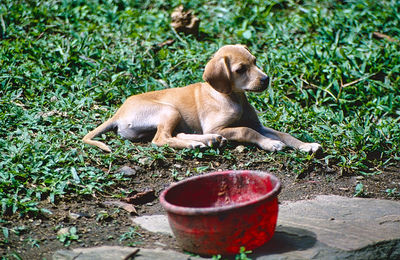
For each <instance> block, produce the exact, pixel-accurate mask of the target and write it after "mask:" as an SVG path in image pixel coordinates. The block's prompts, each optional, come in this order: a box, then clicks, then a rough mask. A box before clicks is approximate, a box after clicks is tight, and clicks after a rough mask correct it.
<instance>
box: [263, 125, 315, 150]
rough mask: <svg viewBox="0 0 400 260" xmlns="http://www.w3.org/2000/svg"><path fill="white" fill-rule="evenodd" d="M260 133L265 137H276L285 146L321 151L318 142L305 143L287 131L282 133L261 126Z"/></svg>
mask: <svg viewBox="0 0 400 260" xmlns="http://www.w3.org/2000/svg"><path fill="white" fill-rule="evenodd" d="M261 132H262V134H263V135H264V136H267V137H271V138H276V139H279V140H281V141H282V142H284V143H285V144H286V145H287V146H290V147H293V148H296V149H299V150H301V151H303V152H307V153H310V152H313V153H315V152H317V151H321V150H322V147H321V145H320V144H318V143H305V142H302V141H300V140H299V139H297V138H295V137H293V136H291V135H290V134H287V133H282V132H279V131H277V130H274V129H271V128H268V127H263V129H262V131H261Z"/></svg>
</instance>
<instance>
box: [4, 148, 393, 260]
mask: <svg viewBox="0 0 400 260" xmlns="http://www.w3.org/2000/svg"><path fill="white" fill-rule="evenodd" d="M288 152H290V151H288ZM263 153H265V152H264V151H260V150H258V149H255V148H254V149H252V150H251V153H246V152H244V153H243V152H242V153H241V152H238V151H236V150H235V151H234V152H233V154H234V158H233V159H231V160H228V159H226V158H221V159H220V160H219V161H218V160H215V158H213V160H212V161H210V160H208V159H207V158H204V159H201V160H200V159H189V160H183V161H178V162H177V161H173V160H171V161H169V160H166V161H163V162H156V163H153V164H151V165H149V166H145V167H144V166H139V165H136V164H133V163H132V164H124V165H121V168H122V167H123V166H128V167H129V168H126V167H125V168H123V169H125V170H126V169H128V170H127V171H126V174H127V175H128V174H131V175H132V176H131V178H130V180H129V181H125V182H121V183H117V184H116V185H115V186H114V187H111V188H110V190H108V191H107V193H102V194H96V196H88V197H85V196H79V197H76V196H65V198H64V199H63V200H62V201H58V202H57V203H56V205H54V204H50V203H48V202H46V201H43V202H42V206H43V207H45V208H48V209H49V210H50V211H51V212H52V213H53V214H52V215H48V216H44V217H41V218H37V217H36V218H29V217H24V218H18V217H17V216H6V217H5V218H3V222H2V225H3V223H5V224H4V225H3V226H4V227H7V228H8V229H9V230H11V231H10V232H9V241H8V242H7V243H0V252H2V253H1V254H0V255H2V256H3V257H4V256H6V257H8V258H9V259H17V257H16V256H19V257H21V258H22V259H51V256H52V254H53V253H54V252H55V251H57V250H59V249H66V248H76V247H93V246H100V245H120V246H135V247H146V248H155V247H161V248H165V249H174V250H178V251H180V249H179V247H178V245H177V244H176V242H175V240H174V238H173V237H170V236H167V235H161V234H153V233H149V232H147V231H145V230H142V229H141V228H139V227H135V225H134V224H133V222H132V220H131V219H132V218H133V217H134V216H136V215H150V214H163V213H164V211H163V209H162V207H161V206H160V204H159V202H158V195H159V194H160V192H161V191H162V190H163V189H165V188H166V187H168V185H169V184H170V183H171V182H176V181H177V180H176V178H174V177H173V174H171V172H172V171H174V172H175V173H181V175H178V176H181V177H182V178H183V177H185V175H184V173H186V172H187V171H188V170H189V171H190V170H192V169H194V168H197V169H199V168H200V169H201V167H202V166H204V168H203V169H205V168H206V167H208V168H207V169H206V170H205V171H204V172H202V173H199V174H203V173H205V172H210V171H214V170H225V169H232V168H237V169H253V170H268V171H270V172H271V173H273V174H274V175H276V176H277V177H278V178H279V179H280V180H281V183H282V191H281V193H280V195H279V199H280V201H284V200H292V201H294V200H302V199H310V198H313V197H314V196H315V195H319V194H335V195H342V196H348V197H352V196H354V194H355V187H356V185H357V184H358V183H362V184H363V192H362V193H361V195H363V196H365V197H370V198H382V199H397V200H398V199H400V197H399V193H398V192H399V188H400V164H398V165H394V166H389V167H387V168H386V169H383V172H382V173H381V174H378V175H374V176H368V177H364V176H355V175H345V176H344V175H343V174H341V173H340V171H339V170H338V169H336V167H333V166H329V167H328V166H321V165H310V167H309V169H307V171H306V173H305V174H302V176H300V177H296V176H295V174H293V173H290V172H288V170H287V168H288V167H287V166H285V163H284V162H279V161H273V162H270V161H269V162H265V161H262V160H259V161H257V160H254V158H262V156H263ZM182 173H183V174H182ZM394 188H396V189H397V195H396V196H390V194H389V193H388V191H387V189H394ZM128 190H134V191H135V192H137V193H136V194H135V192H134V193H132V194H131V195H137V196H136V197H132V196H131V198H133V202H134V204H135V205H134V208H135V210H136V211H137V214H135V213H134V212H132V211H133V207H132V205H133V204H127V203H126V199H125V204H122V206H125V208H123V207H121V205H120V206H118V205H117V204H118V203H120V202H123V199H124V198H115V197H114V196H112V194H121V193H123V191H128ZM146 191H147V192H148V191H150V193H147V195H146V196H141V195H143V194H141V192H146ZM152 191H154V195H153V193H152ZM128 197H129V196H128ZM135 198H136V201H135V200H134V199H135ZM131 202H132V201H131ZM120 204H121V203H120ZM127 205H128V206H127ZM129 205H131V206H130V207H129ZM70 227H76V230H77V232H76V234H77V236H78V237H77V238H76V239H74V238H70V241H71V244H70V245H69V246H65V245H64V244H63V243H62V242H60V232H62V230H63V228H70ZM64 230H65V229H64ZM57 234H58V235H59V237H57V236H58V235H57ZM67 243H68V238H67Z"/></svg>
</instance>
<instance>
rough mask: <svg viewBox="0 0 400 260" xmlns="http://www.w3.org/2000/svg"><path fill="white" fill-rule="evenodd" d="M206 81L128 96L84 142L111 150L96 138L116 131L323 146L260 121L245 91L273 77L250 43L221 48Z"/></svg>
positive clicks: (159, 140) (188, 144)
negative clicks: (260, 63)
mask: <svg viewBox="0 0 400 260" xmlns="http://www.w3.org/2000/svg"><path fill="white" fill-rule="evenodd" d="M203 79H204V80H205V82H201V83H195V84H192V85H189V86H186V87H182V88H173V89H165V90H160V91H153V92H148V93H143V94H140V95H134V96H131V97H129V98H128V99H127V100H126V101H125V102H124V104H123V105H122V106H121V107H120V108H119V109H118V111H117V112H116V113H115V115H114V116H113V117H112V118H110V119H109V120H107V121H106V122H105V123H103V124H101V125H100V126H99V127H97V128H96V129H94V130H93V131H91V132H89V133H88V134H87V135H86V136H85V137H84V138H83V141H84V142H85V143H87V144H91V145H95V146H97V147H99V148H101V149H102V150H104V151H107V152H111V149H110V148H109V147H108V146H107V145H106V144H104V143H103V142H100V141H95V140H93V138H95V137H96V136H99V135H101V134H103V133H106V132H108V131H110V130H116V131H117V132H118V134H120V135H121V136H122V137H124V138H126V139H129V140H139V139H143V138H146V137H147V138H148V137H150V138H153V139H152V142H153V143H154V144H156V145H165V144H168V145H169V146H171V147H175V148H195V147H205V146H211V145H214V146H215V145H223V144H224V143H225V142H226V141H227V140H233V141H238V142H247V143H254V144H257V145H258V146H259V147H261V148H262V149H265V150H268V151H277V150H281V149H282V148H283V147H284V146H286V145H288V146H291V147H294V148H297V149H300V150H303V151H306V152H315V151H317V150H320V149H321V146H320V145H319V144H317V143H303V142H301V141H300V140H298V139H296V138H294V137H292V136H291V135H289V134H286V133H282V132H279V131H276V130H273V129H270V128H266V127H264V126H263V125H262V124H261V123H260V121H259V119H258V117H257V115H256V112H255V110H254V108H253V107H252V106H251V105H250V104H249V102H248V101H247V98H246V96H245V91H253V92H260V91H263V90H265V89H266V88H267V86H268V82H269V78H268V76H267V75H265V73H264V72H262V71H261V70H260V69H259V68H258V67H257V66H256V59H255V57H254V56H253V55H252V54H251V53H250V52H249V50H248V49H247V47H245V46H243V45H227V46H224V47H222V48H221V49H219V50H218V51H217V52H216V53H215V54H214V56H213V57H212V59H211V60H210V61H209V62H208V63H207V65H206V67H205V70H204V74H203Z"/></svg>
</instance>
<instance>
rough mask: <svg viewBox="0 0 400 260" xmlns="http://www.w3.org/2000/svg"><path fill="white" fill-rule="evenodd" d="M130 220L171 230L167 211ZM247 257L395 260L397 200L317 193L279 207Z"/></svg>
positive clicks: (399, 230)
mask: <svg viewBox="0 0 400 260" xmlns="http://www.w3.org/2000/svg"><path fill="white" fill-rule="evenodd" d="M134 222H135V223H136V224H138V225H140V226H141V227H142V228H145V229H147V230H149V231H151V232H159V233H165V234H172V231H171V230H170V227H169V225H168V220H167V216H163V215H155V216H142V217H138V218H135V220H134ZM249 257H250V258H251V259H260V260H269V259H360V260H361V259H400V202H399V201H391V200H377V199H364V198H347V197H341V196H332V195H329V196H326V195H321V196H317V197H316V198H315V199H311V200H301V201H295V202H292V201H287V202H282V204H281V205H280V206H279V216H278V223H277V228H276V232H275V235H274V237H273V238H272V239H271V240H270V241H269V242H268V243H266V244H265V245H263V246H261V247H260V248H257V249H255V250H253V254H251V255H249Z"/></svg>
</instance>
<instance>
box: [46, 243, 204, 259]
mask: <svg viewBox="0 0 400 260" xmlns="http://www.w3.org/2000/svg"><path fill="white" fill-rule="evenodd" d="M94 259H95V260H120V259H121V260H122V259H135V260H154V259H157V260H171V259H174V260H191V259H193V260H196V259H200V258H199V257H193V256H190V255H188V254H183V253H180V252H175V251H172V250H163V249H159V248H156V249H143V248H141V249H138V248H132V247H121V246H101V247H92V248H76V249H72V250H59V251H57V252H56V253H55V254H54V255H53V260H94Z"/></svg>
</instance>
